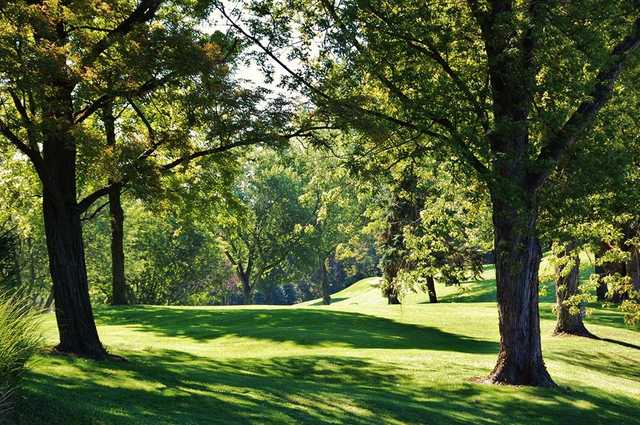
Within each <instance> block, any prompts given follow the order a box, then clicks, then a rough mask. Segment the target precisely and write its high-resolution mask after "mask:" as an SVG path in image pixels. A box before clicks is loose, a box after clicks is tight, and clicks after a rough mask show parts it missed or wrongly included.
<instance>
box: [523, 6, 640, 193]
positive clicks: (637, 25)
mask: <svg viewBox="0 0 640 425" xmlns="http://www.w3.org/2000/svg"><path fill="white" fill-rule="evenodd" d="M639 46H640V17H638V18H637V19H636V21H635V22H634V24H633V29H632V30H631V32H630V34H629V35H627V36H626V37H625V38H624V39H623V40H622V41H621V42H620V43H618V44H617V45H616V46H615V47H614V48H613V51H612V52H611V55H610V62H609V64H608V65H607V66H605V67H604V68H603V69H601V70H600V72H598V75H597V76H596V82H595V85H594V87H593V90H592V91H591V96H590V100H585V101H583V102H582V103H581V104H580V105H579V106H578V108H577V109H576V110H575V111H574V112H573V114H572V115H571V116H570V117H569V119H568V120H567V121H566V122H565V124H564V125H563V126H562V128H560V130H558V131H557V132H556V133H555V134H554V135H552V136H549V137H548V138H547V140H546V143H545V145H544V146H543V148H542V150H541V152H540V154H539V156H538V158H537V162H538V163H539V164H541V165H542V170H538V171H535V172H533V173H530V175H529V182H530V184H531V185H532V187H534V188H537V187H539V186H540V185H541V184H542V183H543V182H544V180H545V179H546V178H547V177H548V176H549V175H550V174H551V172H552V171H553V168H554V167H555V166H556V164H557V163H558V161H559V160H560V158H561V157H562V155H563V154H564V153H565V152H566V151H567V150H568V149H569V148H571V146H573V145H574V144H575V143H576V140H577V138H578V136H579V135H580V134H581V133H582V131H584V130H585V129H586V128H587V127H588V126H590V125H591V124H592V123H593V121H594V120H595V117H596V115H597V113H598V112H599V111H600V110H601V109H602V108H603V107H604V105H606V103H607V102H608V101H609V99H610V98H611V95H612V94H613V88H614V85H615V83H616V81H617V80H618V77H619V76H620V73H621V72H622V70H623V69H624V67H625V65H626V64H627V63H628V59H629V57H630V56H631V53H633V51H634V50H636V49H637V48H638V47H639Z"/></svg>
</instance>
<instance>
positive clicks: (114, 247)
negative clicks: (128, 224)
mask: <svg viewBox="0 0 640 425" xmlns="http://www.w3.org/2000/svg"><path fill="white" fill-rule="evenodd" d="M120 191H121V188H120V186H119V185H118V186H114V188H113V189H112V190H111V191H110V192H109V213H110V216H111V278H112V298H111V304H112V305H126V304H128V300H127V281H126V277H125V258H124V211H123V209H122V203H121V200H120V193H121V192H120Z"/></svg>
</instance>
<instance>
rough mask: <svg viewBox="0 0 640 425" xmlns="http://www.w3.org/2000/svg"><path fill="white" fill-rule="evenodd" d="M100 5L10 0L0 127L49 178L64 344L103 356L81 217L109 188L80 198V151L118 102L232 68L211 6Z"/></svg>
mask: <svg viewBox="0 0 640 425" xmlns="http://www.w3.org/2000/svg"><path fill="white" fill-rule="evenodd" d="M93 7H94V6H93V5H88V4H85V3H69V4H64V3H55V2H47V1H44V2H37V3H30V2H23V1H20V2H13V3H11V4H8V5H5V9H4V11H3V13H2V15H1V17H0V19H1V20H2V31H3V33H2V45H1V46H0V49H2V51H3V54H2V61H1V62H0V73H1V74H2V87H1V97H2V103H3V105H4V109H3V113H2V116H1V117H0V133H2V135H3V136H4V139H5V140H7V141H9V142H10V143H11V144H13V145H14V147H15V148H17V149H18V150H19V151H20V152H21V153H22V154H24V155H25V156H26V157H27V158H28V159H29V161H30V162H31V164H32V165H33V167H34V169H35V171H36V173H37V174H38V177H39V179H40V181H41V183H42V189H43V192H42V193H43V215H44V223H45V231H46V235H47V245H48V251H49V262H50V270H51V275H52V279H53V283H54V294H55V301H56V317H57V321H58V330H59V333H60V344H59V345H58V347H57V348H58V350H59V351H63V352H72V353H75V354H78V355H83V356H88V357H93V358H103V357H104V356H105V355H106V351H105V350H104V348H103V347H102V344H101V343H100V340H99V338H98V333H97V331H96V327H95V323H94V320H93V313H92V308H91V303H90V300H89V295H88V282H87V276H86V265H85V258H84V247H83V241H82V229H81V223H80V216H81V214H82V213H83V212H85V211H87V210H88V208H89V207H90V206H91V205H92V204H93V203H94V202H95V201H96V200H97V199H99V198H100V197H101V196H103V195H106V194H107V193H108V192H109V190H110V188H108V187H105V188H101V189H98V190H96V191H94V192H92V193H89V194H87V195H86V197H84V198H83V199H81V200H79V199H78V198H79V193H78V192H79V186H78V183H79V182H78V179H77V177H78V176H77V171H78V166H79V164H80V163H81V162H80V160H81V159H82V158H79V157H78V153H79V152H81V151H82V150H83V149H85V148H86V146H87V145H89V146H90V145H91V144H92V142H93V141H94V140H95V138H94V137H93V136H94V135H93V134H92V132H91V131H90V129H89V127H90V122H91V120H93V119H94V117H95V113H96V112H97V111H99V110H100V109H101V108H102V107H103V106H105V105H106V104H108V103H109V102H111V101H113V100H115V99H123V98H142V97H144V96H146V95H148V94H150V93H153V92H156V91H158V90H161V89H162V88H163V87H169V86H173V87H175V86H176V85H179V84H180V83H186V84H187V85H188V84H189V83H191V82H196V81H203V82H214V81H216V78H215V77H214V78H208V77H209V76H216V75H220V74H224V73H225V69H226V68H225V64H224V62H225V58H224V52H223V51H222V49H220V48H219V46H218V45H217V44H216V43H215V42H214V41H213V40H212V37H210V36H207V35H205V34H202V33H201V32H198V31H197V30H196V25H197V23H198V20H199V18H202V17H204V16H205V15H206V13H207V12H206V4H203V3H196V4H194V5H188V4H181V3H180V2H171V3H169V2H167V3H163V2H161V1H156V0H144V1H141V2H140V3H138V4H137V5H135V6H132V5H130V4H129V3H128V2H120V3H117V4H113V5H112V7H111V8H106V9H105V8H102V9H100V10H93ZM218 79H219V78H218ZM149 150H150V151H149ZM153 150H154V149H153V146H151V147H148V149H146V150H145V151H144V152H147V154H148V155H150V154H151V153H152V152H153Z"/></svg>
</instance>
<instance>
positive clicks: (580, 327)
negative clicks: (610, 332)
mask: <svg viewBox="0 0 640 425" xmlns="http://www.w3.org/2000/svg"><path fill="white" fill-rule="evenodd" d="M567 257H569V259H568V260H569V262H568V263H567V264H565V265H558V266H557V267H556V270H555V272H556V314H557V320H556V328H555V330H554V332H553V333H554V335H561V334H567V335H577V336H585V337H593V335H592V334H591V332H589V331H588V330H587V328H586V327H585V326H584V323H583V321H582V317H583V315H584V305H582V304H581V305H580V306H579V311H578V312H577V313H572V312H571V308H570V305H569V304H568V303H569V302H570V298H571V297H573V296H576V295H578V293H579V284H580V256H579V252H578V250H577V244H576V243H575V242H571V243H569V244H568V245H567V246H566V247H565V249H564V250H563V252H562V253H561V255H560V259H567ZM568 268H570V270H568Z"/></svg>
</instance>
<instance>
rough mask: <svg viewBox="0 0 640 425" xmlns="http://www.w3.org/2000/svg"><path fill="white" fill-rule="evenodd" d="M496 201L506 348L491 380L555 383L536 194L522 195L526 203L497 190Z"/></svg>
mask: <svg viewBox="0 0 640 425" xmlns="http://www.w3.org/2000/svg"><path fill="white" fill-rule="evenodd" d="M492 200H493V223H494V229H495V248H496V282H497V298H498V313H499V328H500V352H499V354H498V360H497V363H496V366H495V368H494V369H493V371H492V372H491V374H490V375H489V377H488V382H491V383H497V384H510V385H533V386H542V387H553V386H555V383H554V382H553V380H552V379H551V376H550V375H549V373H548V372H547V369H546V367H545V365H544V361H543V359H542V346H541V343H540V317H539V312H538V268H539V266H540V260H541V256H542V255H541V249H540V244H539V242H538V239H537V237H536V218H537V210H536V207H535V194H534V193H531V192H525V193H522V198H521V200H520V202H521V203H522V204H521V205H517V202H516V205H514V200H513V199H511V197H509V196H504V195H503V194H502V193H496V192H495V191H494V193H492Z"/></svg>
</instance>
